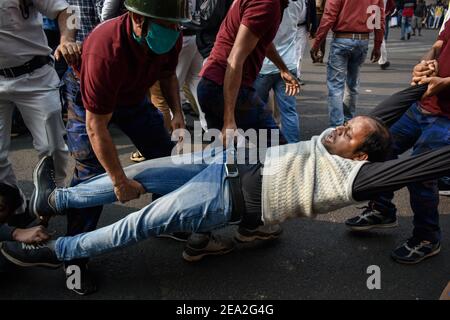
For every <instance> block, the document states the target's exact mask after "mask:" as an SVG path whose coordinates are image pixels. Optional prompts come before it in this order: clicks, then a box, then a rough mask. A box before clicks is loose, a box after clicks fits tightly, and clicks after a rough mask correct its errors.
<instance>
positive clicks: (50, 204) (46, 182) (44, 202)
mask: <svg viewBox="0 0 450 320" xmlns="http://www.w3.org/2000/svg"><path fill="white" fill-rule="evenodd" d="M33 183H34V191H33V194H32V195H31V200H30V208H31V212H33V213H34V215H35V216H37V217H41V216H43V217H51V216H54V215H56V214H57V212H56V207H55V203H54V195H52V193H53V191H54V190H55V189H56V184H55V167H54V164H53V159H52V158H51V157H49V156H46V157H44V158H42V159H41V161H39V163H38V164H37V166H36V168H34V171H33Z"/></svg>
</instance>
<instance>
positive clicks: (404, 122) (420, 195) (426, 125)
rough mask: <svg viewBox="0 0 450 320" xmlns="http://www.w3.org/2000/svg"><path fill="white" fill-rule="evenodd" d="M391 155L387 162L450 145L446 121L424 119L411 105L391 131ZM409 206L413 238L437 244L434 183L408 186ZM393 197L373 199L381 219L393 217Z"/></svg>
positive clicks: (437, 220) (428, 182)
mask: <svg viewBox="0 0 450 320" xmlns="http://www.w3.org/2000/svg"><path fill="white" fill-rule="evenodd" d="M390 131H391V134H392V136H393V142H394V145H393V154H392V157H391V158H396V157H397V156H398V155H400V154H402V153H403V152H405V151H407V150H409V149H410V148H411V147H412V148H413V152H412V154H413V155H417V154H421V153H424V152H427V151H431V150H436V149H439V148H442V147H444V146H447V145H450V120H449V119H448V118H446V117H440V116H433V115H427V114H424V113H422V112H421V110H420V109H419V106H418V104H416V103H414V104H413V105H412V106H411V107H410V108H409V109H408V111H407V112H406V113H405V114H404V115H403V116H402V117H401V118H400V119H399V120H398V121H397V122H396V123H395V124H394V125H393V126H392V127H391V129H390ZM408 189H409V193H410V204H411V208H412V210H413V212H414V232H413V235H414V236H415V237H417V238H419V239H421V240H428V241H431V242H436V241H440V239H441V231H440V228H439V212H438V205H439V194H438V189H437V181H426V182H417V183H412V184H410V185H409V186H408ZM393 197H394V194H393V193H384V194H382V195H380V197H378V198H377V199H375V201H374V202H375V207H376V209H377V210H379V211H380V212H383V213H384V214H385V215H395V213H396V209H395V206H394V204H392V202H391V201H392V198H393Z"/></svg>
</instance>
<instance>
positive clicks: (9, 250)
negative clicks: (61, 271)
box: [1, 241, 62, 268]
mask: <svg viewBox="0 0 450 320" xmlns="http://www.w3.org/2000/svg"><path fill="white" fill-rule="evenodd" d="M1 252H2V253H3V256H4V257H5V258H6V259H8V260H9V261H11V262H12V263H14V264H15V265H18V266H21V267H35V266H37V267H46V268H59V267H60V266H61V264H62V263H61V261H59V260H58V258H57V257H56V253H55V251H54V250H53V249H51V248H50V246H49V245H48V244H25V243H22V242H17V241H4V242H3V243H2V244H1Z"/></svg>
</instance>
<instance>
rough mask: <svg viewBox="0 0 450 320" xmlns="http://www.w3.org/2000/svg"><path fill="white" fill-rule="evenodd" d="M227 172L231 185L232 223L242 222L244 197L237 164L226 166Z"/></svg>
mask: <svg viewBox="0 0 450 320" xmlns="http://www.w3.org/2000/svg"><path fill="white" fill-rule="evenodd" d="M225 172H226V176H227V180H228V181H229V183H230V191H231V200H232V203H233V208H232V210H231V219H230V221H229V222H230V223H238V222H240V221H241V220H242V216H243V215H244V213H245V202H244V195H243V194H242V187H241V179H240V178H239V170H238V167H237V165H236V164H231V163H227V164H225Z"/></svg>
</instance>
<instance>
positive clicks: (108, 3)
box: [101, 0, 121, 22]
mask: <svg viewBox="0 0 450 320" xmlns="http://www.w3.org/2000/svg"><path fill="white" fill-rule="evenodd" d="M120 3H121V0H105V1H104V2H103V9H102V16H101V21H102V22H103V21H106V20H109V19H112V18H115V17H117V16H118V14H119V9H120Z"/></svg>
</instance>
